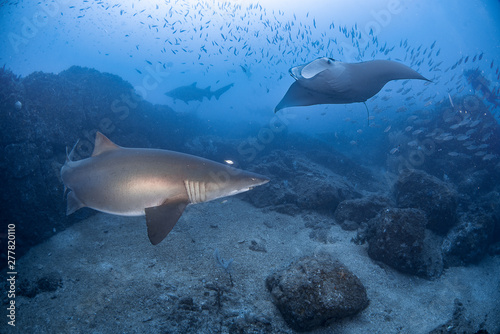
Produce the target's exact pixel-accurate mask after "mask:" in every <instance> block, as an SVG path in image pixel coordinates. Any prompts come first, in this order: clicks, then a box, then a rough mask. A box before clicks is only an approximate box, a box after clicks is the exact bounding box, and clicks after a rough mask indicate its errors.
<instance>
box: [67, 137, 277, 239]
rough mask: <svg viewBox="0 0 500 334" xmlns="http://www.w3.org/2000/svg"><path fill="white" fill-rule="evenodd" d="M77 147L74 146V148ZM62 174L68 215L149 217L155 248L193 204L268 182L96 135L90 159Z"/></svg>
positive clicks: (191, 158)
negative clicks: (82, 212)
mask: <svg viewBox="0 0 500 334" xmlns="http://www.w3.org/2000/svg"><path fill="white" fill-rule="evenodd" d="M75 147H76V145H75ZM73 151H74V148H73V150H72V151H71V153H70V154H69V155H67V158H66V163H65V164H64V166H63V167H62V168H61V178H62V180H63V183H64V186H65V190H66V189H69V193H68V195H67V200H68V206H67V211H66V214H67V215H70V214H71V213H73V212H75V211H76V210H78V209H80V208H82V207H89V208H92V209H95V210H98V211H102V212H106V213H111V214H115V215H122V216H141V215H146V223H147V229H148V237H149V240H150V241H151V243H152V244H153V245H156V244H158V243H159V242H160V241H162V240H163V239H164V238H165V237H166V236H167V234H168V233H169V232H170V231H171V230H172V228H173V227H174V225H175V224H176V223H177V221H178V220H179V218H180V216H181V215H182V213H183V212H184V209H185V208H186V206H188V205H189V204H196V203H200V202H206V201H210V200H214V199H217V198H220V197H225V196H231V195H235V194H238V193H241V192H244V191H247V190H250V189H252V188H253V187H256V186H259V185H262V184H265V183H267V182H268V181H269V179H268V178H266V177H265V176H262V175H259V174H256V173H251V172H247V171H243V170H240V169H236V168H233V167H231V166H228V165H224V164H220V163H217V162H214V161H210V160H207V159H204V158H200V157H196V156H193V155H188V154H184V153H179V152H173V151H166V150H160V149H145V148H124V147H120V146H118V145H116V144H114V143H113V142H111V141H110V140H109V139H108V138H107V137H106V136H104V135H103V134H101V133H100V132H97V134H96V139H95V147H94V152H93V153H92V156H91V157H89V158H86V159H82V160H78V161H72V156H73Z"/></svg>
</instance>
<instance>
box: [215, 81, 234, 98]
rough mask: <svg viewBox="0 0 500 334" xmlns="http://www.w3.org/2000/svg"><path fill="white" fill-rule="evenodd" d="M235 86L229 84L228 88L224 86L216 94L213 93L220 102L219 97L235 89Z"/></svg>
mask: <svg viewBox="0 0 500 334" xmlns="http://www.w3.org/2000/svg"><path fill="white" fill-rule="evenodd" d="M233 86H234V84H229V85H227V86H224V87H222V88H219V89H217V90H216V91H215V92H213V96H215V98H216V99H217V100H218V99H219V97H220V96H221V95H222V94H224V93H225V92H227V91H228V90H229V88H231V87H233Z"/></svg>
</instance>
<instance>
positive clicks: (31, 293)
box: [17, 272, 63, 298]
mask: <svg viewBox="0 0 500 334" xmlns="http://www.w3.org/2000/svg"><path fill="white" fill-rule="evenodd" d="M62 284H63V282H62V277H61V274H59V273H58V272H51V273H48V274H47V275H45V276H42V277H40V278H38V279H35V280H27V279H24V280H22V281H21V282H20V283H19V289H18V292H17V294H18V295H19V296H26V297H28V298H33V297H35V296H36V295H37V294H39V293H42V292H53V291H56V290H57V289H58V288H60V287H62Z"/></svg>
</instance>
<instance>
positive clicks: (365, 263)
mask: <svg viewBox="0 0 500 334" xmlns="http://www.w3.org/2000/svg"><path fill="white" fill-rule="evenodd" d="M315 219H318V220H330V221H332V220H333V218H330V217H325V216H321V215H318V214H315V213H310V212H304V213H303V214H302V215H299V216H295V217H292V216H289V215H284V214H280V213H277V212H274V211H269V210H263V209H258V208H255V207H253V206H252V205H251V204H249V203H247V202H245V201H243V200H241V199H239V198H238V196H236V197H231V198H228V199H227V200H218V201H213V202H209V203H202V204H197V205H191V206H189V207H188V208H187V209H186V211H185V213H184V215H183V216H182V217H181V219H180V220H179V222H178V223H177V225H176V227H175V228H174V229H173V231H172V232H171V233H170V234H169V235H168V236H167V238H166V239H165V240H164V241H163V242H161V243H160V244H159V245H157V246H152V245H151V244H150V242H149V240H148V238H147V232H146V224H145V218H144V217H119V216H112V215H108V214H102V213H99V214H97V215H95V216H93V217H91V218H89V219H87V220H85V221H82V222H80V223H78V224H75V225H73V226H72V227H71V228H69V229H67V230H65V231H63V232H61V233H58V234H56V235H55V236H54V237H52V238H51V239H50V240H48V241H47V242H45V243H43V244H41V245H38V246H36V247H34V248H33V249H31V250H30V251H29V252H28V254H27V255H25V256H24V257H23V258H21V259H20V260H19V261H18V263H17V270H18V273H19V279H20V280H22V279H31V280H36V279H37V278H39V277H43V276H44V275H47V274H48V273H51V272H58V273H59V274H60V275H61V277H62V282H63V284H62V287H60V288H58V289H57V290H56V291H54V292H43V293H39V294H37V295H36V296H35V297H33V298H28V297H25V296H18V297H16V305H17V314H16V326H15V328H13V327H11V326H7V324H6V321H5V319H4V320H3V321H2V324H1V325H0V332H2V333H4V332H5V333H10V332H12V333H14V332H17V333H230V332H238V331H237V330H235V328H238V329H239V332H249V333H258V332H262V333H264V332H266V333H267V332H269V333H294V331H293V330H291V329H290V328H289V327H288V326H287V325H286V323H285V322H284V321H283V319H282V317H281V315H280V313H279V311H278V310H277V309H276V307H275V306H274V304H273V303H272V299H271V295H270V294H269V292H268V291H267V289H266V287H265V279H266V277H267V276H268V275H269V274H271V273H273V272H275V271H276V270H279V269H281V268H283V267H286V266H287V265H289V264H290V263H291V262H292V261H293V260H295V259H298V258H299V257H302V256H305V255H313V254H317V253H320V252H326V253H330V254H333V255H334V256H335V257H337V258H338V259H339V260H340V261H342V262H343V263H344V264H345V265H346V266H347V267H348V268H349V269H350V270H351V271H352V272H353V273H354V274H355V275H357V276H358V277H359V278H360V279H361V281H362V283H363V284H364V285H365V287H366V289H367V293H368V298H369V300H370V304H369V306H368V308H366V309H365V310H364V311H362V312H361V313H359V314H358V315H356V316H354V317H352V318H348V319H343V320H340V321H337V322H334V323H332V324H331V325H329V326H328V327H324V328H321V329H317V330H315V331H312V332H311V333H318V334H319V333H428V332H429V331H431V330H432V329H434V328H436V327H437V326H439V325H442V324H444V323H446V322H447V321H448V320H450V319H451V318H452V316H453V311H454V300H455V299H456V298H458V299H459V300H460V301H461V302H462V303H463V304H464V306H465V310H466V311H465V316H466V317H467V318H468V319H469V320H471V321H472V323H473V324H475V327H476V326H478V325H479V324H483V325H484V327H485V328H486V329H487V330H488V331H489V332H490V333H498V332H499V331H500V258H499V257H487V258H486V259H485V260H483V261H482V262H481V263H480V264H479V265H474V266H468V267H455V268H450V269H447V270H446V271H445V272H444V274H443V275H442V276H441V277H440V278H439V279H436V280H433V281H429V280H425V279H421V278H417V277H413V276H408V275H404V274H400V273H398V272H396V271H395V270H393V269H391V268H388V267H381V266H379V265H378V264H376V263H374V262H373V261H372V260H371V259H370V258H369V257H368V255H367V245H361V246H360V245H356V244H354V243H353V242H351V239H352V238H353V237H355V236H356V232H347V231H343V230H342V229H341V228H340V227H339V226H338V225H335V224H334V225H332V226H331V228H330V229H329V230H327V232H326V233H327V240H328V241H327V243H321V242H318V241H315V240H314V239H311V238H310V236H309V235H310V233H311V231H312V230H311V229H309V228H306V227H305V220H309V221H310V220H315ZM216 249H218V251H219V254H220V255H221V256H222V257H223V258H224V259H226V260H229V259H231V258H232V259H234V262H233V263H232V264H231V274H232V279H233V281H234V286H231V282H230V279H229V275H228V273H227V272H225V270H224V269H223V268H222V267H221V266H220V265H219V263H218V262H217V261H216V260H215V257H214V251H215V250H216Z"/></svg>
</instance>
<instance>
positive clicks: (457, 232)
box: [442, 211, 496, 266]
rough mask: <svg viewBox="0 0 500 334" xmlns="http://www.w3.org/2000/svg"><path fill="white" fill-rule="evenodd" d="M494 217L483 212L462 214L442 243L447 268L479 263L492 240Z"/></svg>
mask: <svg viewBox="0 0 500 334" xmlns="http://www.w3.org/2000/svg"><path fill="white" fill-rule="evenodd" d="M495 219H496V218H495V217H494V216H493V215H492V214H486V213H485V212H483V211H479V212H475V213H468V214H464V215H462V216H461V217H460V222H459V224H458V225H457V226H455V227H454V228H453V229H452V230H451V231H450V233H448V235H447V236H446V238H445V239H444V241H443V246H442V249H443V255H444V260H445V264H446V265H447V266H460V265H464V264H470V263H477V262H479V261H480V260H481V259H482V258H483V257H484V256H485V255H486V254H487V252H488V246H489V245H490V244H491V241H492V240H493V238H494V231H495Z"/></svg>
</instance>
